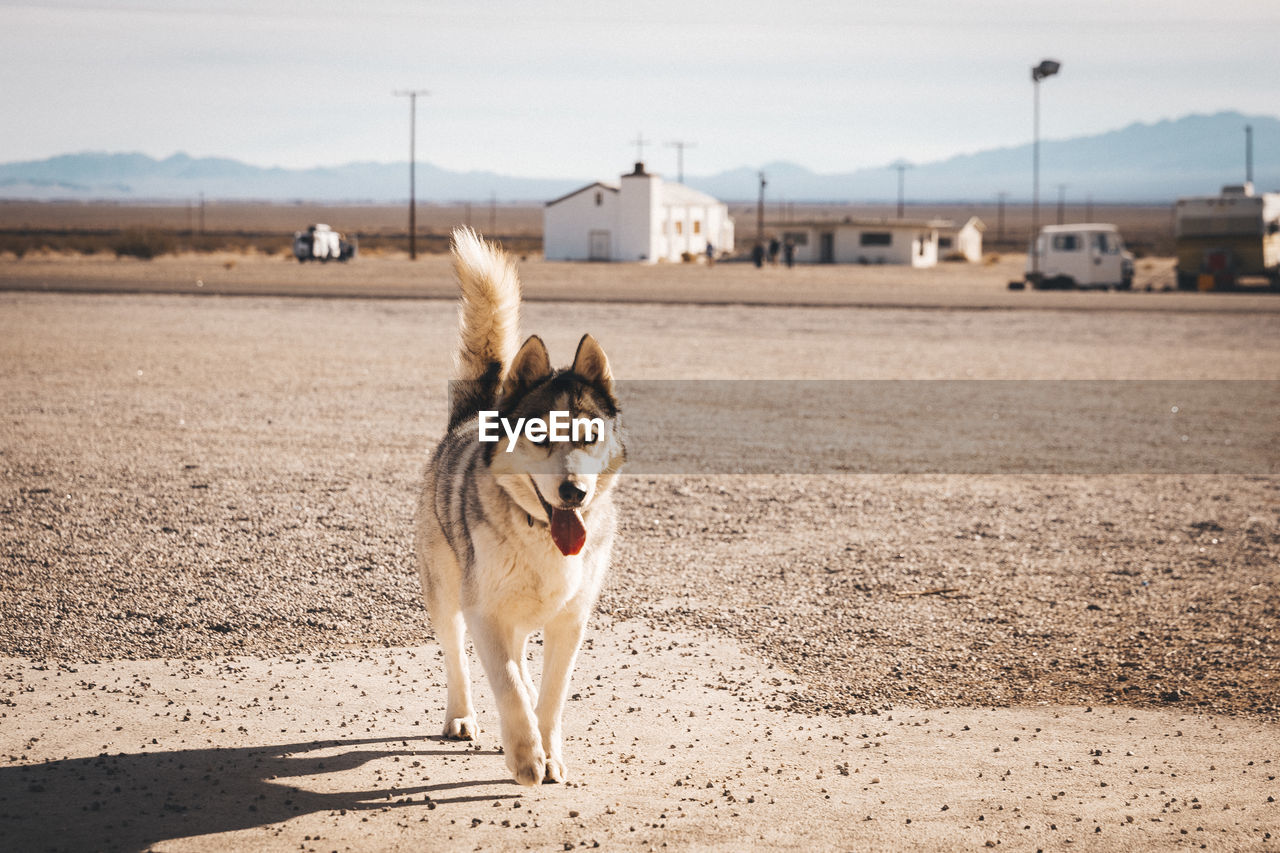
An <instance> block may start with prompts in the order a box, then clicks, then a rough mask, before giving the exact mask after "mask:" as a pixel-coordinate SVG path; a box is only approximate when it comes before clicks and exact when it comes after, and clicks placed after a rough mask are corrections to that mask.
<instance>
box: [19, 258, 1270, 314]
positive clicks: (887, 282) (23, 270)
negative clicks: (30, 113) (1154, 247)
mask: <svg viewBox="0 0 1280 853" xmlns="http://www.w3.org/2000/svg"><path fill="white" fill-rule="evenodd" d="M1025 263H1026V258H1025V256H1024V255H1002V256H1000V260H999V261H998V262H996V263H994V264H989V265H988V264H965V263H944V264H939V265H938V266H937V267H934V268H932V269H925V270H908V269H903V268H901V267H893V266H880V267H876V266H865V267H863V266H852V265H812V266H797V267H795V268H793V269H787V268H785V267H782V266H777V267H772V266H768V267H765V268H764V269H761V270H757V269H754V268H752V267H751V266H750V264H745V263H736V262H735V263H720V264H716V265H715V266H714V267H711V268H707V267H706V266H705V265H703V264H660V265H653V266H645V265H641V264H590V263H565V262H544V261H542V260H541V259H540V258H538V257H532V258H527V259H526V260H525V262H524V263H523V264H522V265H521V275H522V277H523V280H524V284H525V298H526V299H527V300H529V301H566V300H571V301H575V302H609V303H611V304H618V303H667V302H670V303H680V304H702V305H787V306H792V307H795V306H828V305H842V306H848V307H893V306H900V307H907V308H964V309H996V308H1000V309H1011V308H1017V309H1025V308H1036V309H1058V310H1080V311H1089V310H1106V311H1114V310H1142V311H1152V310H1159V311H1193V312H1206V311H1216V312H1253V311H1262V312H1274V311H1275V310H1276V308H1277V305H1278V304H1280V303H1278V301H1277V300H1276V298H1275V297H1274V295H1271V294H1266V293H1261V294H1259V293H1236V294H1203V293H1176V292H1175V293H1167V292H1164V289H1165V288H1168V287H1172V286H1173V260H1172V259H1171V258H1150V259H1143V260H1140V261H1139V262H1138V264H1137V275H1136V279H1135V283H1134V286H1135V289H1136V291H1137V292H1133V293H1115V292H1098V291H1010V290H1009V289H1008V287H1007V285H1008V283H1009V282H1010V281H1011V280H1015V279H1021V278H1022V274H1023V270H1024V268H1025ZM1148 287H1150V288H1152V290H1153V291H1154V292H1146V291H1147V288H1148ZM0 290H51V291H70V292H89V293H119V292H137V293H188V294H204V295H208V294H219V295H258V296H263V295H267V296H294V295H325V296H335V297H375V298H421V297H430V298H440V299H452V298H453V297H454V283H453V279H452V271H451V269H450V265H449V261H448V258H447V257H446V256H443V255H422V256H420V257H419V258H418V260H416V261H410V260H409V259H408V257H407V256H403V255H399V256H397V255H389V256H383V257H367V258H361V259H359V260H358V261H356V262H353V263H350V264H316V263H310V264H299V263H298V262H297V261H295V260H294V259H293V257H292V256H291V255H289V256H278V255H277V256H268V255H261V254H234V253H225V254H190V255H165V256H161V257H158V258H155V259H154V260H150V261H141V260H137V259H132V258H121V259H117V258H114V257H111V256H107V255H89V256H80V255H28V256H26V257H24V258H22V259H21V260H14V259H12V258H8V259H4V258H0Z"/></svg>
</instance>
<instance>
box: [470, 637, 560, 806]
mask: <svg viewBox="0 0 1280 853" xmlns="http://www.w3.org/2000/svg"><path fill="white" fill-rule="evenodd" d="M467 624H468V625H469V627H470V628H471V637H472V640H473V641H474V642H475V645H476V653H477V654H478V655H479V656H480V662H481V664H483V665H484V671H485V675H487V676H489V684H490V685H491V686H492V687H493V697H494V699H496V700H497V703H498V718H499V720H500V721H501V725H502V751H503V752H504V753H505V754H506V757H507V768H508V769H509V770H510V771H511V773H512V775H513V776H515V780H516V781H517V782H519V783H520V784H521V785H537V784H538V783H539V782H541V781H542V779H543V776H544V774H545V773H546V764H547V756H546V753H545V752H544V751H543V749H542V741H541V739H540V738H539V737H538V730H537V727H536V725H535V722H536V721H535V719H534V716H533V706H532V705H531V704H530V701H529V694H528V690H527V689H526V687H525V682H524V673H523V663H522V662H521V660H520V653H521V651H522V650H523V649H524V640H525V638H524V637H523V636H518V635H517V634H518V632H517V631H516V630H515V628H514V627H512V626H511V625H509V624H506V623H505V621H504V620H503V619H502V618H501V617H498V616H493V615H469V618H468V619H467Z"/></svg>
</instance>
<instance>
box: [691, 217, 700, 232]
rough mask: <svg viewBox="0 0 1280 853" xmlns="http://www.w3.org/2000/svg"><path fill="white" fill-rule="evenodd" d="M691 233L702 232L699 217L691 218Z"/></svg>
mask: <svg viewBox="0 0 1280 853" xmlns="http://www.w3.org/2000/svg"><path fill="white" fill-rule="evenodd" d="M693 233H694V234H701V233H702V220H701V219H695V220H693Z"/></svg>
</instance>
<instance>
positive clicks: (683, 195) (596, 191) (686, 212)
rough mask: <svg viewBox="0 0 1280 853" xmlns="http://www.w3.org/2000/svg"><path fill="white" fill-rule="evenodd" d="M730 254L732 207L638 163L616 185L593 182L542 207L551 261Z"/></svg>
mask: <svg viewBox="0 0 1280 853" xmlns="http://www.w3.org/2000/svg"><path fill="white" fill-rule="evenodd" d="M708 242H709V243H710V244H711V245H712V247H713V248H714V250H715V252H716V254H720V253H723V252H731V251H733V220H732V219H731V218H730V217H729V208H728V206H727V205H725V204H723V203H722V202H719V201H716V200H715V199H714V198H712V197H711V196H709V195H707V194H706V193H700V192H698V191H697V190H692V189H689V188H688V187H686V186H684V185H683V184H677V183H667V182H665V181H663V180H662V178H661V177H660V176H658V175H653V174H650V173H648V172H646V171H645V170H644V164H643V163H637V164H636V168H635V171H633V172H631V173H630V174H626V175H623V176H622V178H621V180H620V181H619V182H618V185H617V186H615V185H613V184H606V183H602V182H599V181H597V182H596V183H594V184H588V185H587V186H585V187H582V188H581V189H578V190H574V191H573V192H571V193H569V194H568V195H565V196H561V197H560V198H558V199H555V200H554V201H549V202H547V206H546V209H545V210H544V211H543V214H542V245H543V255H544V256H545V257H546V259H547V260H549V261H643V262H646V263H655V262H657V261H679V260H681V258H682V255H684V254H685V253H686V252H687V253H689V254H691V255H693V256H694V257H699V258H701V257H705V256H706V252H707V244H708Z"/></svg>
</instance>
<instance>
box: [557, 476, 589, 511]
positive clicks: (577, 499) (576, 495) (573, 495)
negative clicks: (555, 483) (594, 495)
mask: <svg viewBox="0 0 1280 853" xmlns="http://www.w3.org/2000/svg"><path fill="white" fill-rule="evenodd" d="M586 496H587V490H586V489H584V488H582V487H581V486H579V485H578V484H577V483H574V482H572V481H570V480H565V481H564V482H563V483H561V484H560V500H562V501H564V502H565V503H566V504H568V505H569V506H577V505H578V504H580V503H582V499H583V498H585V497H586Z"/></svg>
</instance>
